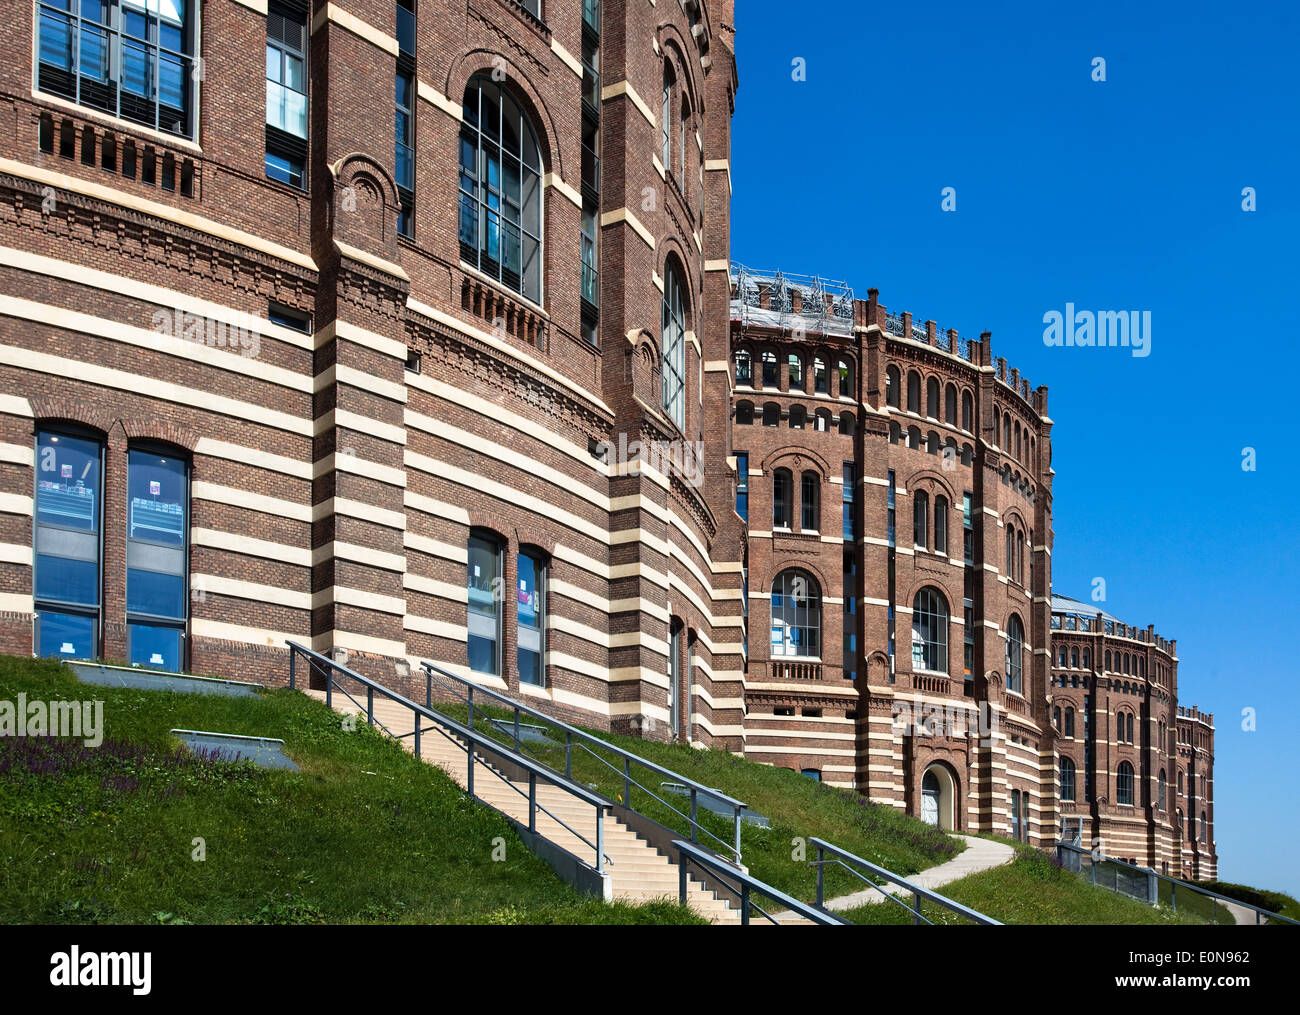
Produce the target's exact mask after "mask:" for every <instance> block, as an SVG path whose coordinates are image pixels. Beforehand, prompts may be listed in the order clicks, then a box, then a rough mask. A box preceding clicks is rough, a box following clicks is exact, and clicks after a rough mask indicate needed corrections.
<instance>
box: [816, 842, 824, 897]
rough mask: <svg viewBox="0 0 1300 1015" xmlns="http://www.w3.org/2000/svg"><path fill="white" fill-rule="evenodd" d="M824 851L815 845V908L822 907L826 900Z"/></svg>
mask: <svg viewBox="0 0 1300 1015" xmlns="http://www.w3.org/2000/svg"><path fill="white" fill-rule="evenodd" d="M825 860H826V851H825V850H824V849H822V848H821V846H818V847H817V908H818V909H821V908H822V903H823V902H825V900H826V866H825Z"/></svg>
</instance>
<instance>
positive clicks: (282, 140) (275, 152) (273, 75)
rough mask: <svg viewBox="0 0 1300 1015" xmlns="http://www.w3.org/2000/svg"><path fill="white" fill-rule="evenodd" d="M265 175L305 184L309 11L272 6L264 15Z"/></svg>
mask: <svg viewBox="0 0 1300 1015" xmlns="http://www.w3.org/2000/svg"><path fill="white" fill-rule="evenodd" d="M266 175H267V176H268V177H270V178H271V179H272V180H279V181H280V182H281V183H287V184H289V186H291V187H297V188H299V189H305V188H306V180H307V11H306V8H305V7H304V8H298V7H295V6H292V5H290V4H284V3H272V4H271V5H270V7H269V8H268V9H267V14H266Z"/></svg>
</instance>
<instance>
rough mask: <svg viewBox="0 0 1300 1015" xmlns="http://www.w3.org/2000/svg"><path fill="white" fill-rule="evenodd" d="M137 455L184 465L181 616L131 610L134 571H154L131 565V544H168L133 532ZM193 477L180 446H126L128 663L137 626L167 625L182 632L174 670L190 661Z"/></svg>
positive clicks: (149, 444)
mask: <svg viewBox="0 0 1300 1015" xmlns="http://www.w3.org/2000/svg"><path fill="white" fill-rule="evenodd" d="M137 455H139V456H150V457H157V458H168V459H171V460H173V461H175V462H179V463H180V464H181V495H182V497H183V503H184V506H185V510H184V515H183V530H182V533H181V545H180V546H179V547H175V549H178V550H179V551H180V555H181V561H182V567H181V570H180V573H179V574H178V575H176V576H177V577H179V578H180V580H181V608H180V614H181V615H180V616H179V617H168V616H164V615H161V614H150V613H145V612H143V611H141V610H132V609H131V572H132V570H135V571H146V570H149V571H151V570H152V569H148V568H139V567H137V568H132V567H131V555H132V554H131V547H132V544H135V545H144V546H164V547H167V546H168V544H166V543H163V542H160V541H157V540H150V539H141V538H137V537H133V536H132V535H131V524H132V507H133V502H132V497H131V477H132V471H133V468H134V467H135V466H134V463H133V461H132V459H133V458H134V457H135V456H137ZM193 476H194V462H193V459H192V458H191V457H190V456H189V455H188V454H186V453H185V452H182V451H180V450H179V449H177V448H171V447H167V446H165V445H159V444H155V443H152V442H148V441H141V442H140V443H138V444H132V445H130V446H129V447H128V448H127V459H126V484H127V485H126V489H127V504H126V510H127V514H126V519H125V521H126V532H125V548H126V569H125V571H126V581H125V586H124V588H125V592H126V596H125V599H126V628H127V659H128V662H130V664H131V665H133V666H134V665H137V663H136V662H135V660H134V659H133V658H132V657H133V655H134V651H133V644H132V638H133V635H134V631H133V628H134V627H137V626H146V627H156V628H166V629H168V630H175V631H178V632H180V646H179V651H178V654H177V668H176V671H174V672H181V671H183V670H184V669H185V667H186V663H187V662H188V650H189V628H190V612H191V611H190V547H191V540H190V534H191V530H192V529H193V526H194V522H193V514H192V512H193V508H194V501H193V482H194V480H193ZM169 548H171V547H169ZM152 573H158V574H167V573H169V572H165V571H152ZM138 665H149V664H145V663H141V664H138ZM169 672H171V671H169Z"/></svg>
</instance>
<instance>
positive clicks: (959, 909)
mask: <svg viewBox="0 0 1300 1015" xmlns="http://www.w3.org/2000/svg"><path fill="white" fill-rule="evenodd" d="M808 842H809V843H810V844H811V845H814V846H816V847H817V859H816V860H815V861H809V865H810V866H813V867H816V868H817V905H818V906H822V905H824V903H825V899H824V889H825V884H824V878H823V875H822V871H823V869H824V867H825V865H826V864H828V863H837V864H839V865H840V866H841V867H843V868H844V869H845V870H847V871H848V872H849V873H851V874H854V875H856V876H857V877H858V878H859V879H861V880H862V881H864V882H866V883H867V884H869V885H871V887H873V888H875V889H877V890H880V886H879V885H878V884H876V883H875V882H874V881H872V880H871V879H870V878H868V877H866V876H865V875H863V874H862V872H861V871H858V870H854V868H853V866H851V865H856V866H858V867H865V868H866V869H867V870H868V871H870V872H871V873H872V874H874V875H876V876H877V877H881V878H884V879H885V880H886V881H892V882H894V884H896V885H899V886H900V887H902V888H903V889H905V890H906V891H909V892H911V893H912V901H913V903H914V905H913V906H909V905H907V903H906V902H904V901H903V900H902V899H900V898H899V897H898V896H896V895H894V894H893V893H892V892H886V891H883V890H880V894H881V895H884V896H885V897H886V898H889V899H893V900H894V901H895V902H897V903H898V904H899V905H901V906H903V907H904V908H905V909H907V910H908V911H909V912H911V913H912V914H913V915H914V916H915V917H916V919H915V921H914V922H915V923H920V922H921V921H922V920H925V922H926V923H932V921H930V920H926V918H925V917H924V916H922V915H921V901H922V900H925V901H926V902H932V903H934V904H935V905H936V906H941V907H943V908H944V909H947V910H949V911H950V912H953V913H956V914H957V915H958V916H963V917H965V918H966V919H968V920H970V921H971V922H973V923H978V924H983V925H985V926H989V927H1001V926H1002V922H1001V921H1000V920H995V919H993V917H991V916H986V915H985V914H984V913H981V912H979V911H978V910H974V909H971V908H970V907H969V906H963V905H962V904H961V903H960V902H957V901H955V900H953V899H950V898H948V896H946V895H940V894H939V893H938V892H936V891H932V890H931V889H929V888H923V887H922V886H921V885H918V884H916V883H915V882H912V881H908V880H907V878H905V877H903V876H902V875H901V874H895V873H894V872H893V871H891V870H889V869H887V868H885V867H881V866H880V865H879V864H874V863H872V862H871V861H870V860H864V859H862V857H860V856H855V855H854V854H852V853H850V852H849V851H848V850H847V849H841V848H840V847H839V846H836V845H834V844H833V843H829V842H826V841H825V840H823V839H816V838H813V839H809V840H808ZM828 853H829V854H830V855H831V856H832V857H833V858H834V859H833V860H827V859H825V857H826V854H828Z"/></svg>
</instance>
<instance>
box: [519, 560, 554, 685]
mask: <svg viewBox="0 0 1300 1015" xmlns="http://www.w3.org/2000/svg"><path fill="white" fill-rule="evenodd" d="M546 570H547V568H546V558H545V556H543V555H542V554H541V553H540V552H539V551H537V550H535V549H531V548H530V549H524V550H520V551H519V560H518V574H517V578H518V584H519V594H518V596H517V602H518V606H517V608H516V623H517V627H518V631H517V635H518V636H517V638H516V641H515V645H516V653H515V654H516V656H517V664H518V667H519V680H520V682H521V683H525V684H536V685H538V686H539V687H544V686H545V685H546Z"/></svg>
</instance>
